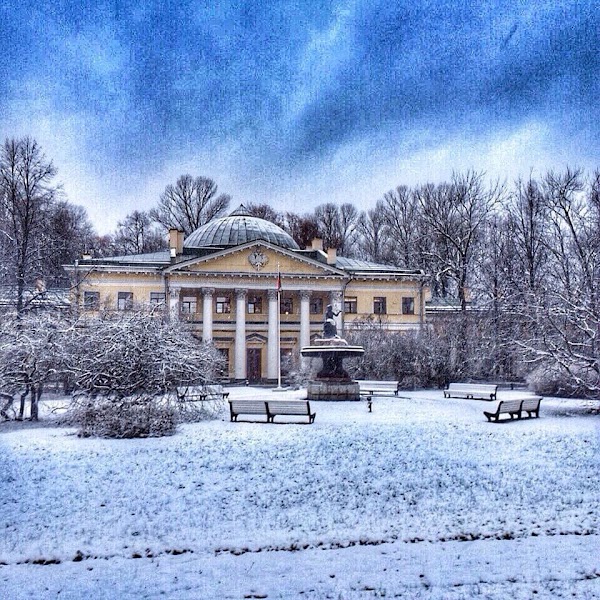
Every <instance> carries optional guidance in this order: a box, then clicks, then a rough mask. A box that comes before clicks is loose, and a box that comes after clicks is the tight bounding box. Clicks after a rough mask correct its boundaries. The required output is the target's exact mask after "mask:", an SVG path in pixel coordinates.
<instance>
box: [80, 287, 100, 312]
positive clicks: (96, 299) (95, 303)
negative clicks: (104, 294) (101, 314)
mask: <svg viewBox="0 0 600 600" xmlns="http://www.w3.org/2000/svg"><path fill="white" fill-rule="evenodd" d="M91 298H93V300H90V299H91ZM83 310H100V292H96V291H85V292H83Z"/></svg>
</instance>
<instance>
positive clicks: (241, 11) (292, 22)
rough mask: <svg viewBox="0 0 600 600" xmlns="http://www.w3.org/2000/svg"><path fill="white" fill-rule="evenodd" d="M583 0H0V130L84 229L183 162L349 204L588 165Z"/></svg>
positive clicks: (274, 196)
mask: <svg viewBox="0 0 600 600" xmlns="http://www.w3.org/2000/svg"><path fill="white" fill-rule="evenodd" d="M598 8H600V6H599V3H598V2H597V1H595V2H592V1H591V0H586V1H579V2H567V1H564V2H561V1H557V0H552V1H544V0H541V1H539V0H538V1H527V0H505V1H489V2H485V1H483V0H478V1H471V2H469V1H466V0H463V1H460V0H457V1H452V2H451V1H445V2H435V1H430V2H415V1H414V0H410V1H405V0H398V1H396V2H390V0H383V1H374V0H369V1H360V0H355V1H341V2H328V1H325V0H306V1H303V2H302V1H300V0H296V1H295V2H291V1H285V0H282V1H277V0H272V1H270V2H266V1H262V2H242V1H241V0H237V1H235V0H232V1H227V0H224V1H221V2H209V1H206V2H198V1H187V0H163V1H160V2H143V1H142V2H140V0H135V1H129V0H127V1H121V0H112V1H110V2H108V1H107V2H102V1H88V2H82V1H81V0H78V1H64V0H53V1H52V2H47V1H46V0H35V1H31V0H24V1H20V2H17V1H16V0H0V44H1V45H2V47H1V52H0V134H2V138H5V137H15V136H21V135H26V134H28V135H31V136H33V137H35V138H36V139H37V140H38V141H39V142H40V143H41V144H42V146H43V148H44V150H45V152H46V154H47V156H48V157H50V158H52V159H53V160H54V162H55V165H56V166H57V168H58V170H59V179H60V181H62V182H63V184H64V189H65V192H66V193H67V196H68V199H69V200H70V201H71V202H74V203H76V204H81V205H83V206H85V207H86V208H87V210H88V212H89V214H90V217H91V219H92V221H93V222H94V223H95V225H96V227H97V229H98V230H99V231H101V232H106V231H110V230H111V229H113V228H114V226H115V225H116V222H117V220H119V219H122V218H123V217H124V216H125V215H126V214H127V213H129V212H131V211H132V210H135V209H140V210H142V209H149V208H151V207H152V206H154V205H155V203H156V201H157V200H158V197H159V194H160V193H161V191H162V190H163V189H164V187H165V186H166V185H167V184H169V183H173V182H175V180H176V179H177V177H178V176H179V175H181V174H183V173H190V174H192V175H205V176H209V177H212V178H213V179H215V181H216V182H217V184H218V185H219V190H220V191H222V192H227V193H229V194H231V195H232V196H233V204H234V205H235V204H238V203H240V202H266V203H269V204H271V205H272V206H273V207H274V208H276V209H278V210H294V211H297V212H305V211H309V210H311V209H312V208H313V207H314V206H316V205H318V204H321V203H323V202H326V201H334V202H352V203H354V204H356V205H357V206H358V207H361V208H368V207H370V206H372V205H373V204H374V203H375V202H376V200H377V199H378V198H380V197H382V195H383V194H384V193H385V192H386V191H388V190H389V189H392V188H393V187H395V186H397V185H399V184H408V185H416V184H419V183H426V182H430V181H432V182H439V181H442V180H445V179H447V178H448V177H450V176H451V174H452V172H453V171H464V170H466V169H475V170H477V171H483V172H485V173H486V174H487V176H488V177H489V178H490V179H491V178H500V179H501V180H505V179H506V180H507V181H509V182H510V181H512V180H513V179H514V178H515V177H517V176H518V175H519V174H522V175H524V176H528V175H529V173H530V172H531V171H532V170H533V172H534V174H535V173H537V174H539V173H542V172H544V171H546V170H547V169H549V168H556V169H561V168H564V167H565V166H566V165H569V166H579V167H582V168H584V169H586V170H588V171H590V170H593V169H594V168H596V167H600V161H599V160H598V156H599V150H600V135H599V134H600V131H599V130H600V125H599V123H600V118H599V117H600V114H599V112H600V110H599V108H598V107H599V102H598V99H599V98H600V93H599V92H600V89H599V88H600V84H599V74H600V54H599V51H598V49H599V48H600V22H599V21H600V18H599V10H598Z"/></svg>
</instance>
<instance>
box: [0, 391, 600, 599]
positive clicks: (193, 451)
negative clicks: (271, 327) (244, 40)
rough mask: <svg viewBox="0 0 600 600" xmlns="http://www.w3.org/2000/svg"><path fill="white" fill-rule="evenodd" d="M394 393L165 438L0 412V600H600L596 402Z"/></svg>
mask: <svg viewBox="0 0 600 600" xmlns="http://www.w3.org/2000/svg"><path fill="white" fill-rule="evenodd" d="M230 391H231V395H232V397H242V396H249V397H255V398H256V397H261V396H265V395H266V396H268V397H273V396H274V395H275V394H277V397H281V398H292V397H301V396H302V394H303V392H302V391H299V392H297V391H296V392H293V391H290V392H283V393H282V392H273V391H270V390H261V389H253V388H232V389H231V390H230ZM510 394H511V393H510V392H501V393H500V398H502V397H504V398H507V397H509V396H510ZM401 395H402V397H400V398H377V399H375V400H374V406H373V412H372V413H369V412H368V411H367V408H366V403H365V402H355V403H353V402H342V403H326V402H314V403H312V405H313V407H314V409H315V410H316V412H317V418H316V422H315V423H314V424H313V425H299V424H286V425H277V424H276V425H267V424H258V423H241V422H240V423H230V422H229V417H228V415H226V414H224V415H223V418H222V420H217V421H212V422H205V423H199V424H194V425H185V426H182V427H181V428H180V429H179V432H178V433H177V434H176V435H175V436H172V437H167V438H161V439H146V440H104V439H81V438H78V437H77V436H76V435H75V434H74V431H73V430H72V429H66V428H59V427H49V426H47V424H46V425H44V424H41V425H40V426H35V425H34V424H29V423H22V424H14V423H4V424H0V458H1V460H2V466H1V467H0V485H1V487H0V506H1V510H0V598H1V599H2V600H4V599H11V600H13V599H14V600H18V599H21V598H35V599H46V598H61V599H64V598H67V599H79V598H81V599H83V598H86V599H88V598H90V599H102V598H107V599H108V598H110V599H121V598H126V599H134V598H135V599H139V598H169V599H170V598H174V599H196V598H198V599H204V598H206V599H213V598H214V599H221V598H223V599H224V598H271V599H273V598H332V599H336V600H340V599H352V598H382V597H386V598H392V597H403V598H427V599H430V598H436V599H459V598H496V599H504V598H517V599H521V598H522V599H529V598H578V599H579V598H583V599H585V598H600V482H599V480H598V474H599V473H600V417H599V416H597V415H593V414H590V411H589V407H590V404H589V403H586V402H583V401H574V400H560V399H544V401H543V402H542V410H541V418H540V419H527V420H522V421H518V422H513V423H506V424H490V423H487V422H486V420H485V418H484V417H483V414H482V411H483V410H488V409H489V408H490V407H494V406H495V403H490V402H484V401H474V400H459V399H444V398H443V397H442V393H441V392H440V391H437V390H436V391H419V392H410V393H402V394H401Z"/></svg>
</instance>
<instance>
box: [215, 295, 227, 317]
mask: <svg viewBox="0 0 600 600" xmlns="http://www.w3.org/2000/svg"><path fill="white" fill-rule="evenodd" d="M215 313H216V314H218V315H230V314H231V296H229V295H227V296H215Z"/></svg>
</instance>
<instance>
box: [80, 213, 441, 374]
mask: <svg viewBox="0 0 600 600" xmlns="http://www.w3.org/2000/svg"><path fill="white" fill-rule="evenodd" d="M169 247H170V248H169V250H167V251H164V252H155V253H151V254H139V255H130V256H118V257H110V258H101V259H100V258H91V257H84V258H83V259H82V260H79V261H77V262H76V264H75V265H72V266H70V267H68V271H69V272H70V273H71V275H72V277H73V279H74V281H75V282H76V283H77V285H76V290H77V293H76V295H75V300H74V302H76V304H77V308H78V310H80V311H82V312H83V311H88V312H90V313H93V312H95V311H98V310H100V309H101V308H105V309H113V310H131V309H133V308H134V307H144V306H154V307H158V308H163V309H164V310H166V311H168V314H169V318H171V319H174V318H178V319H180V320H183V321H185V322H187V323H188V324H189V327H190V329H191V330H192V332H193V333H194V335H196V336H197V337H198V339H201V340H205V341H212V342H213V343H214V344H215V346H216V347H217V348H219V350H220V351H221V352H222V353H223V355H224V357H225V359H226V362H227V365H228V366H227V369H228V373H225V374H224V376H226V377H228V378H230V379H232V380H236V381H251V382H255V381H269V380H270V381H276V380H277V377H278V368H279V360H282V362H283V364H284V365H285V364H288V363H289V361H292V363H293V362H296V361H298V360H299V356H300V349H301V348H302V347H303V346H308V345H310V343H311V340H314V338H316V337H319V336H320V335H321V332H322V326H323V315H324V312H325V308H326V307H327V305H328V304H331V305H332V307H333V309H334V311H335V312H336V313H337V312H338V311H339V314H338V315H337V317H336V319H337V330H338V333H340V334H341V335H342V336H343V334H344V331H347V330H348V328H349V327H358V326H360V325H361V324H362V323H365V322H373V321H374V322H375V323H376V324H378V325H380V326H381V327H383V328H386V329H389V330H393V331H402V330H410V329H416V328H420V327H422V326H423V324H424V322H425V302H426V301H427V300H428V299H429V288H428V286H427V283H426V277H425V275H424V273H423V272H422V271H420V270H410V269H401V268H398V267H392V266H386V265H380V264H374V263H370V262H366V261H362V260H355V259H350V258H345V257H342V256H337V254H336V251H335V250H334V249H328V250H327V251H324V250H323V247H322V244H321V242H320V240H314V241H313V244H312V247H311V248H307V249H304V250H301V249H300V248H299V247H298V245H297V244H296V242H295V241H294V240H293V238H292V237H291V236H289V235H288V234H287V233H286V232H285V231H284V230H283V229H281V228H280V227H278V226H277V225H274V224H273V223H271V222H269V221H265V220H264V219H260V218H257V217H253V216H251V215H250V214H249V213H248V212H247V211H246V210H245V209H244V207H243V206H241V207H240V208H238V209H237V210H236V211H234V212H233V213H231V214H230V215H229V216H227V217H224V218H221V219H216V220H214V221H211V222H209V223H208V224H206V225H204V226H202V227H200V228H199V229H198V230H196V231H194V232H193V233H192V234H191V235H189V236H188V237H187V238H185V240H184V237H183V234H182V233H181V232H179V231H176V230H171V231H170V234H169ZM278 288H279V290H278ZM286 359H287V360H286Z"/></svg>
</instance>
